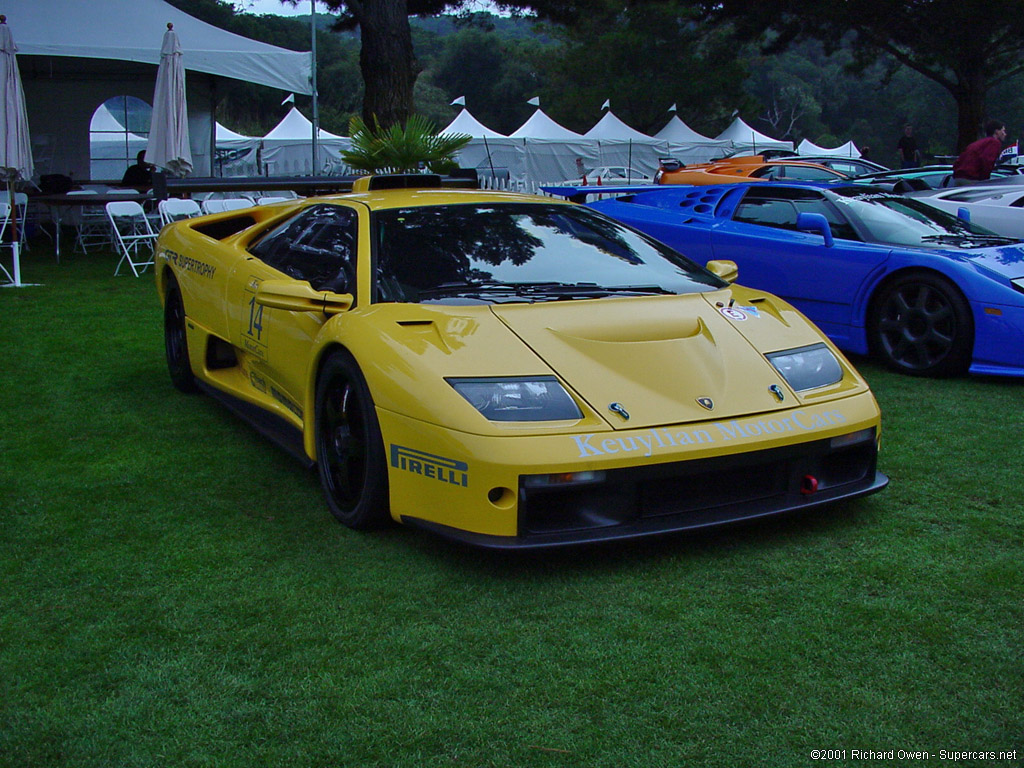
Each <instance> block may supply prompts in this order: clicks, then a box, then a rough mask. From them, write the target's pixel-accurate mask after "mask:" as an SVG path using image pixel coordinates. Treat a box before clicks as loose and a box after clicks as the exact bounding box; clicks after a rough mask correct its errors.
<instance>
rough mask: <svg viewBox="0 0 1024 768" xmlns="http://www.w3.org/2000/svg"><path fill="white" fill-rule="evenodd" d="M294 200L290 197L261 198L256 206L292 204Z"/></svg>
mask: <svg viewBox="0 0 1024 768" xmlns="http://www.w3.org/2000/svg"><path fill="white" fill-rule="evenodd" d="M291 200H292V198H290V197H261V198H260V199H259V200H257V201H256V205H273V204H274V203H290V202H291Z"/></svg>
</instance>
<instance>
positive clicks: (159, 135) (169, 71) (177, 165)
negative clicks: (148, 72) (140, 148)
mask: <svg viewBox="0 0 1024 768" xmlns="http://www.w3.org/2000/svg"><path fill="white" fill-rule="evenodd" d="M146 162H147V163H152V164H153V165H156V166H159V167H160V168H166V169H167V170H169V171H170V172H171V173H173V174H174V175H175V176H184V175H185V174H187V173H189V172H190V171H191V170H192V151H191V149H189V143H188V110H187V108H186V106H185V64H184V63H183V62H182V52H181V43H180V42H179V41H178V33H177V32H175V31H174V25H173V24H168V25H167V31H166V32H164V41H163V46H162V47H161V48H160V67H159V68H158V69H157V71H156V90H155V92H154V93H153V118H152V121H151V123H150V128H149V144H148V145H147V146H146Z"/></svg>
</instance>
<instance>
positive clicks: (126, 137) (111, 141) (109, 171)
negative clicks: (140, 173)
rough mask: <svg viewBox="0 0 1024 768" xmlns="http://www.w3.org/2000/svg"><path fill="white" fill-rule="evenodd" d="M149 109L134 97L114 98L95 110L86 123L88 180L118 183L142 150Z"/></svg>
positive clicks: (146, 131) (150, 114) (147, 127)
mask: <svg viewBox="0 0 1024 768" xmlns="http://www.w3.org/2000/svg"><path fill="white" fill-rule="evenodd" d="M152 116H153V108H152V107H151V106H149V104H147V103H146V102H144V101H143V100H142V99H137V98H135V97H134V96H115V97H113V98H111V99H107V100H106V101H105V102H103V103H102V104H100V106H99V107H97V108H96V111H95V112H93V114H92V120H91V121H90V123H89V178H91V179H116V180H118V181H120V179H121V177H122V176H123V175H124V172H125V170H126V169H127V168H128V166H129V165H134V164H135V156H136V155H138V153H139V152H140V151H141V150H144V149H145V148H146V142H147V141H148V137H149V123H150V119H151V118H152Z"/></svg>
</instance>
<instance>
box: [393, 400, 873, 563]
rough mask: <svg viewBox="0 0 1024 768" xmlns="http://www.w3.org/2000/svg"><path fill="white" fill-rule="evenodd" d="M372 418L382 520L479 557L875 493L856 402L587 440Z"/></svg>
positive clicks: (865, 416)
mask: <svg viewBox="0 0 1024 768" xmlns="http://www.w3.org/2000/svg"><path fill="white" fill-rule="evenodd" d="M378 416H379V418H380V423H381V431H382V434H383V437H384V442H385V451H386V453H387V455H388V461H389V475H388V482H389V491H390V502H391V512H392V516H393V517H394V518H395V519H396V520H399V521H400V522H402V523H404V524H406V525H410V526H414V527H418V528H424V529H427V530H430V531H433V532H435V533H437V534H440V535H442V536H445V537H447V538H450V539H455V540H458V541H463V542H466V543H468V544H472V545H475V546H481V547H488V548H493V549H537V548H547V547H559V546H565V545H570V544H582V543H587V542H597V541H608V540H615V539H626V538H636V537H642V536H650V535H655V534H664V533H670V532H673V531H685V530H691V529H696V528H704V527H707V526H713V525H722V524H726V523H733V522H737V521H740V520H748V519H752V518H758V517H763V516H766V515H774V514H781V513H786V512H794V511H799V510H803V509H810V508H814V507H818V506H820V505H822V504H826V503H831V502H835V501H838V500H840V499H848V498H854V497H857V496H862V495H865V494H868V493H872V492H874V491H878V490H880V489H882V488H884V487H885V485H886V484H887V482H888V479H887V478H886V477H885V476H884V475H882V474H879V473H878V471H877V466H876V464H877V456H878V434H879V413H878V406H877V404H876V403H875V401H874V398H873V397H872V396H871V394H870V392H862V393H859V394H857V395H854V396H851V397H848V398H843V399H842V400H839V401H835V400H833V401H830V402H827V403H822V404H820V405H803V406H799V407H797V408H793V409H790V410H786V411H779V412H773V413H771V414H769V415H764V416H751V417H747V418H743V419H732V420H726V421H721V422H717V421H708V422H703V423H700V424H689V425H678V426H675V427H656V428H647V429H636V430H620V431H614V432H608V431H605V432H600V433H594V434H582V433H579V432H576V433H574V432H571V431H568V432H567V431H564V430H561V431H558V432H555V433H551V434H536V433H534V434H510V435H509V436H493V435H492V436H485V435H467V434H465V433H460V432H455V431H453V430H448V429H445V428H443V427H439V426H437V425H431V424H426V423H424V422H420V421H417V420H413V419H409V418H407V417H403V416H400V415H398V414H395V413H391V412H387V411H382V410H379V409H378ZM572 473H581V474H580V475H573V474H572ZM563 476H564V477H566V478H568V479H567V482H566V483H564V484H563V483H562V478H563ZM538 478H540V479H542V480H545V482H542V483H538V482H537V480H538ZM549 479H550V480H552V481H551V482H546V481H547V480H549Z"/></svg>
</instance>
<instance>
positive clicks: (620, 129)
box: [584, 109, 668, 176]
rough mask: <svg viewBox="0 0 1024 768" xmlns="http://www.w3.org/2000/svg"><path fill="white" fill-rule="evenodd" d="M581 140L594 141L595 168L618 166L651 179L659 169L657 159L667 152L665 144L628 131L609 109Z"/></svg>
mask: <svg viewBox="0 0 1024 768" xmlns="http://www.w3.org/2000/svg"><path fill="white" fill-rule="evenodd" d="M584 138H587V139H590V140H592V141H596V142H597V154H598V161H597V165H599V166H607V165H621V166H624V167H626V168H634V169H636V170H640V171H643V172H644V173H647V174H649V175H652V176H653V175H654V172H655V171H656V170H657V169H658V157H659V156H660V155H663V154H665V152H667V151H668V144H667V143H666V142H664V141H661V140H660V139H656V138H654V137H653V136H648V135H647V134H646V133H641V132H640V131H638V130H636V129H635V128H631V127H630V126H628V125H626V123H624V122H623V121H622V120H620V119H619V118H618V117H617V116H616V115H615V114H614V113H613V112H612V111H611V110H610V109H609V110H608V111H607V112H605V114H604V117H602V118H601V119H600V120H598V121H597V123H596V124H595V125H594V127H593V128H591V129H590V130H589V131H587V132H586V133H585V134H584Z"/></svg>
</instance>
